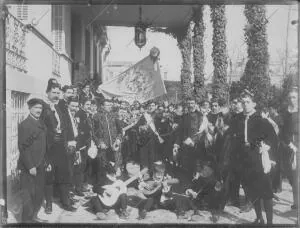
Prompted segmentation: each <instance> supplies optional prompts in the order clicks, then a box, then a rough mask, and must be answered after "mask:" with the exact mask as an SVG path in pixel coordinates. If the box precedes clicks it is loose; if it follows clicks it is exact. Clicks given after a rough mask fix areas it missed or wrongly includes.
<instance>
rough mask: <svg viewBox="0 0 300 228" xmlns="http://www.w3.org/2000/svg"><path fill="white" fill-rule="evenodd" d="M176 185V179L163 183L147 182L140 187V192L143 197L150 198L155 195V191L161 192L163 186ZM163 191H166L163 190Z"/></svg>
mask: <svg viewBox="0 0 300 228" xmlns="http://www.w3.org/2000/svg"><path fill="white" fill-rule="evenodd" d="M177 183H179V181H178V179H168V180H164V181H147V183H146V185H145V186H143V187H142V189H141V191H142V193H143V194H144V195H145V196H150V195H153V194H154V193H156V192H157V191H159V190H161V189H162V188H163V187H164V185H168V184H177ZM166 188H168V187H166ZM165 191H167V190H166V189H165Z"/></svg>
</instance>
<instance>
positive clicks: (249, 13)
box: [241, 5, 271, 108]
mask: <svg viewBox="0 0 300 228" xmlns="http://www.w3.org/2000/svg"><path fill="white" fill-rule="evenodd" d="M244 14H245V16H246V19H247V24H246V26H245V29H244V31H245V41H246V43H247V46H248V47H247V53H248V61H247V63H246V67H245V71H244V74H243V76H242V78H241V82H242V84H243V86H244V87H247V88H249V89H251V90H252V91H253V92H254V94H255V98H256V101H257V105H258V108H259V107H263V106H266V105H267V103H268V100H269V99H271V97H270V96H271V93H270V77H269V74H268V68H269V52H268V41H267V28H266V25H267V18H266V7H265V6H264V5H245V9H244Z"/></svg>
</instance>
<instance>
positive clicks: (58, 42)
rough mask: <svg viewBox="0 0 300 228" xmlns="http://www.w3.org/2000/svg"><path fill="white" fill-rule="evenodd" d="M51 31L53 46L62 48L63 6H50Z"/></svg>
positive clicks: (58, 48) (57, 48)
mask: <svg viewBox="0 0 300 228" xmlns="http://www.w3.org/2000/svg"><path fill="white" fill-rule="evenodd" d="M52 9H53V10H52V33H53V41H54V48H55V49H56V50H58V51H61V50H62V38H63V37H62V30H63V8H62V6H61V5H56V6H52Z"/></svg>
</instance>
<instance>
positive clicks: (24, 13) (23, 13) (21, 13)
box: [17, 5, 28, 21]
mask: <svg viewBox="0 0 300 228" xmlns="http://www.w3.org/2000/svg"><path fill="white" fill-rule="evenodd" d="M17 18H18V19H19V20H20V21H27V20H28V5H18V6H17Z"/></svg>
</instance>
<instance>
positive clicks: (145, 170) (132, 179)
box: [124, 168, 147, 186]
mask: <svg viewBox="0 0 300 228" xmlns="http://www.w3.org/2000/svg"><path fill="white" fill-rule="evenodd" d="M145 172H147V168H145V169H143V170H142V171H141V172H139V173H138V174H137V175H135V176H133V177H130V178H129V179H128V180H126V181H124V184H125V185H126V186H127V185H129V184H130V183H131V182H133V181H135V180H136V179H137V178H138V177H139V175H140V174H144V173H145Z"/></svg>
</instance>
